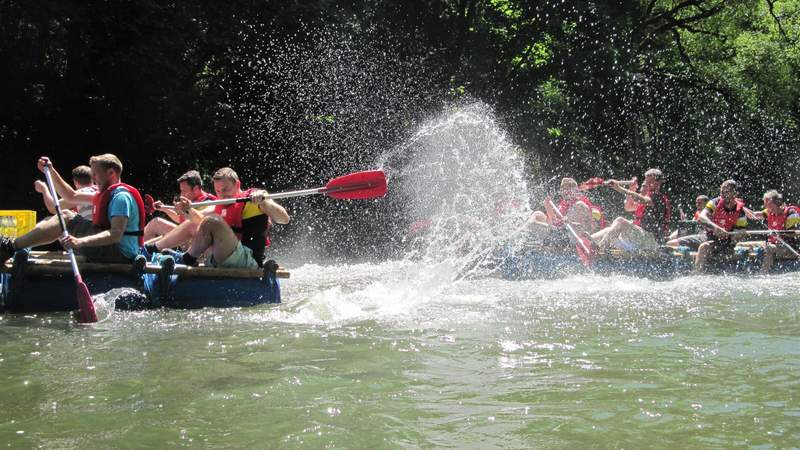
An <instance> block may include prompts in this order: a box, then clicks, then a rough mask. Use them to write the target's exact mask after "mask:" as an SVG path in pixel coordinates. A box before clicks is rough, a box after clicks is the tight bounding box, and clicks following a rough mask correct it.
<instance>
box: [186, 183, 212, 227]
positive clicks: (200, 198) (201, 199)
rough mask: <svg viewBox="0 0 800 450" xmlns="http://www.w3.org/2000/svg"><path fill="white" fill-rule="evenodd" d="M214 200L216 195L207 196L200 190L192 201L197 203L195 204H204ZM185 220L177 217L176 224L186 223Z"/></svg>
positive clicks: (206, 193)
mask: <svg viewBox="0 0 800 450" xmlns="http://www.w3.org/2000/svg"><path fill="white" fill-rule="evenodd" d="M216 199H217V196H216V195H214V194H209V193H208V192H206V191H204V190H202V189H200V195H198V196H197V198H195V199H194V200H192V201H193V202H195V203H197V202H204V201H206V200H216ZM186 219H187V216H178V223H183V222H186Z"/></svg>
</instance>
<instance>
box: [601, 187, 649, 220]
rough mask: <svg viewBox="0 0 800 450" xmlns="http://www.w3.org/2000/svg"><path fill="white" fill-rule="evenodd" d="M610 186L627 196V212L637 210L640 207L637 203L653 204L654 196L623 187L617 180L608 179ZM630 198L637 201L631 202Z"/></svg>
mask: <svg viewBox="0 0 800 450" xmlns="http://www.w3.org/2000/svg"><path fill="white" fill-rule="evenodd" d="M608 186H609V187H611V189H613V190H615V191H617V192H619V193H622V194H625V195H626V196H627V198H626V199H625V211H627V212H634V211H636V208H637V207H638V205H637V204H636V203H640V204H645V205H647V206H651V205H652V204H653V199H652V198H650V197H648V196H646V195H642V194H640V193H638V192H636V191H632V190H630V189H626V188H624V187H622V185H620V184H619V181H617V180H608ZM628 200H633V201H634V202H636V203H633V202H629V201H628Z"/></svg>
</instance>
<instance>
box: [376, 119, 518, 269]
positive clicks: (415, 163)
mask: <svg viewBox="0 0 800 450" xmlns="http://www.w3.org/2000/svg"><path fill="white" fill-rule="evenodd" d="M381 165H382V166H384V167H385V168H386V169H387V171H388V172H389V174H390V177H391V183H392V184H391V186H392V190H393V193H392V202H393V205H392V206H393V207H394V208H395V209H396V210H397V211H398V216H399V217H402V218H405V219H406V220H405V221H400V220H398V222H401V223H404V225H405V229H404V230H402V231H401V232H404V233H405V236H404V243H405V244H406V250H407V252H408V253H407V256H408V257H413V258H419V259H421V260H422V261H423V262H425V263H437V262H442V261H447V260H452V259H456V260H469V259H471V258H474V257H475V255H476V254H477V253H481V252H485V251H486V250H487V249H488V248H493V247H497V246H498V245H501V244H502V243H503V242H504V241H506V240H508V239H510V238H512V237H513V236H514V235H515V234H516V233H517V232H518V231H519V230H520V228H521V227H522V225H523V224H524V223H525V220H526V219H527V217H528V216H529V215H530V208H529V206H528V205H529V191H528V183H527V180H526V177H525V175H524V174H525V165H524V161H523V158H522V155H521V153H520V149H519V148H518V147H516V146H515V145H514V144H513V143H512V142H511V141H510V140H509V138H508V137H507V136H506V134H505V133H504V132H503V130H502V127H501V126H500V125H499V124H498V122H497V120H496V118H495V116H494V114H493V112H492V111H491V109H490V108H489V107H487V106H486V105H484V104H472V105H467V106H460V107H454V108H453V109H451V110H448V111H445V112H444V113H442V114H441V115H440V116H439V117H436V118H434V119H432V120H430V121H429V122H428V123H426V124H423V125H422V126H421V127H420V129H419V131H418V132H416V133H415V134H414V135H413V136H412V137H411V139H409V141H408V142H406V143H404V144H403V145H401V146H398V147H397V148H395V149H394V150H393V151H391V152H389V153H387V154H386V155H384V156H383V158H382V161H381Z"/></svg>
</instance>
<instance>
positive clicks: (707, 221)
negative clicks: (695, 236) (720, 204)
mask: <svg viewBox="0 0 800 450" xmlns="http://www.w3.org/2000/svg"><path fill="white" fill-rule="evenodd" d="M708 214H709V210H708V208H705V209H703V212H701V213H700V216H699V217H698V218H697V221H698V222H700V223H702V224H703V225H708V226H709V227H711V228H712V229H713V230H714V234H715V235H717V236H724V235H726V234H728V231H727V230H726V229H725V228H722V227H721V226H719V225H717V224H715V223H714V221H713V220H711V218H710V217H708Z"/></svg>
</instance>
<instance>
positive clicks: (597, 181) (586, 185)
mask: <svg viewBox="0 0 800 450" xmlns="http://www.w3.org/2000/svg"><path fill="white" fill-rule="evenodd" d="M635 182H636V178H632V179H630V180H619V181H617V183H618V184H619V185H620V186H630V185H632V184H633V183H635ZM607 185H608V182H607V181H606V180H604V179H602V178H600V177H592V178H589V179H588V180H586V181H584V182H583V183H581V184H579V185H578V190H579V191H589V190H592V189H594V188H596V187H599V186H607Z"/></svg>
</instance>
